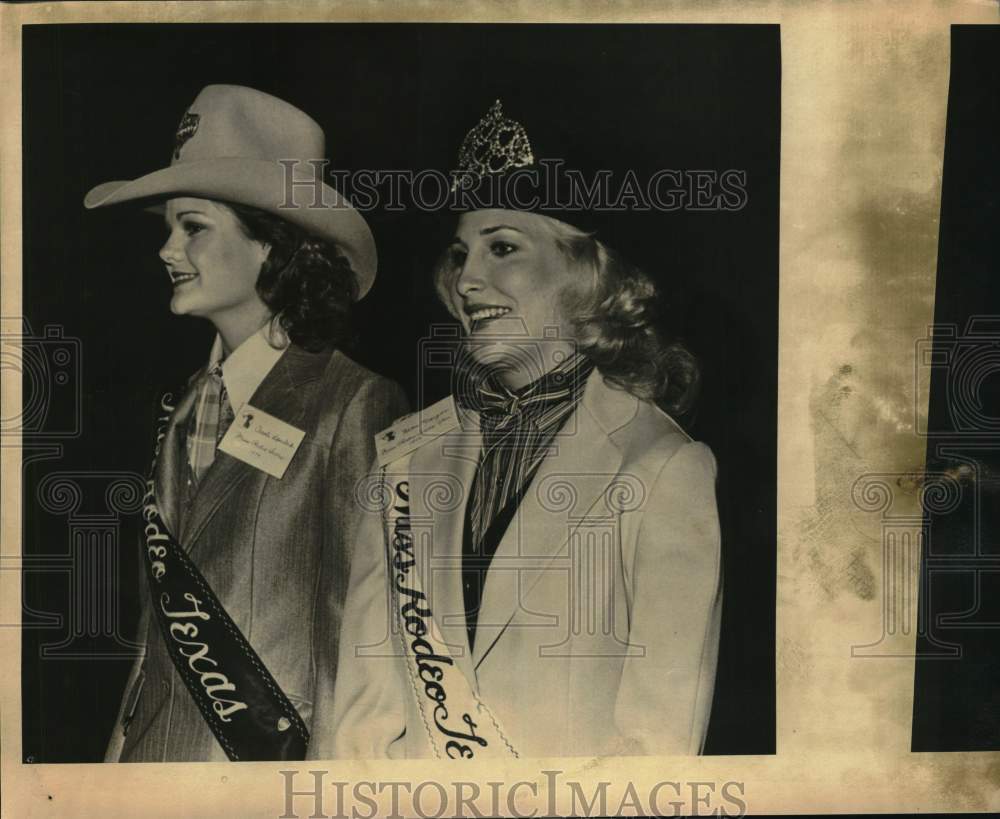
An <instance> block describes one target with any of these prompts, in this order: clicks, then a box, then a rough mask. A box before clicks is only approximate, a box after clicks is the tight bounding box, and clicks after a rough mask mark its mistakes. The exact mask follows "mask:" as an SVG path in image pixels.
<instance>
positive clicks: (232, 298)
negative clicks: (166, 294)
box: [160, 196, 269, 325]
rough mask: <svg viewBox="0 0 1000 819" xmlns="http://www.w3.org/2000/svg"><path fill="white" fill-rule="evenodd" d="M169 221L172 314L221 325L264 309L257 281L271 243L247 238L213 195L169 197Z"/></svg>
mask: <svg viewBox="0 0 1000 819" xmlns="http://www.w3.org/2000/svg"><path fill="white" fill-rule="evenodd" d="M166 222H167V229H168V230H169V231H170V233H169V236H168V237H167V241H166V243H165V244H164V245H163V247H162V248H161V249H160V258H161V259H162V260H163V262H164V264H166V266H167V273H168V274H169V275H170V280H171V282H172V283H173V286H174V294H173V297H172V298H171V300H170V309H171V310H172V311H173V312H174V313H176V314H177V315H182V314H186V315H192V316H201V317H203V318H207V319H210V320H212V321H213V322H214V323H216V324H217V325H218V324H219V322H220V321H222V322H226V321H227V320H232V319H236V320H239V318H240V317H241V316H242V315H246V316H252V315H259V314H261V312H262V311H264V312H266V307H265V306H264V303H263V302H262V301H261V299H260V296H259V295H258V294H257V288H256V285H257V276H258V274H259V273H260V268H261V265H262V264H263V263H264V260H265V259H267V254H268V250H269V248H268V247H267V245H264V244H261V243H260V242H255V241H253V240H252V239H250V238H248V237H247V235H246V234H245V233H244V232H243V228H242V226H241V225H240V223H239V221H238V219H237V218H236V215H235V214H234V213H233V211H232V210H230V209H229V208H228V207H226V206H225V205H223V204H221V203H218V202H213V201H212V200H210V199H196V198H194V197H187V196H185V197H178V198H175V199H170V200H169V201H168V202H167V208H166Z"/></svg>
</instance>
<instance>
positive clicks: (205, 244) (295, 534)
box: [85, 85, 406, 761]
mask: <svg viewBox="0 0 1000 819" xmlns="http://www.w3.org/2000/svg"><path fill="white" fill-rule="evenodd" d="M323 155H324V134H323V132H322V130H321V129H320V127H319V126H318V125H317V124H316V123H315V122H314V121H313V120H312V119H311V118H310V117H308V116H307V115H306V114H304V113H303V112H302V111H299V110H298V109H296V108H294V107H292V106H291V105H289V104H288V103H286V102H283V101H282V100H280V99H277V98H275V97H272V96H270V95H268V94H264V93H261V92H259V91H255V90H253V89H250V88H243V87H239V86H226V85H213V86H208V87H206V88H205V89H204V90H203V91H202V92H201V93H200V94H199V95H198V97H197V99H196V100H195V101H194V103H193V104H192V105H191V107H190V108H189V109H188V111H187V113H186V114H185V115H184V117H183V119H182V121H181V125H180V127H179V129H178V131H177V134H176V137H175V150H174V153H173V160H172V162H171V164H170V167H168V168H165V169H162V170H159V171H156V172H154V173H151V174H148V175H147V176H144V177H142V178H140V179H137V180H134V181H131V182H109V183H106V184H104V185H100V186H98V187H97V188H95V189H94V190H92V191H91V192H90V193H89V194H88V195H87V198H86V202H85V204H86V206H87V207H88V208H94V207H100V206H105V205H112V204H117V203H121V202H129V201H131V202H140V203H142V204H144V205H146V206H147V207H156V208H159V209H160V210H162V211H163V213H164V216H165V219H166V227H167V238H166V241H165V242H164V244H163V246H162V247H161V248H160V251H159V255H160V258H161V259H162V261H163V263H164V266H165V268H166V274H167V275H168V276H169V277H170V280H171V282H172V283H173V296H172V298H171V302H170V306H171V310H172V311H173V312H174V313H176V314H184V315H194V316H200V317H203V318H205V319H207V320H209V321H211V322H212V324H213V325H214V327H215V329H216V331H217V334H216V338H215V342H214V344H213V345H212V349H211V352H210V354H209V360H208V363H207V364H206V366H204V367H203V368H202V369H201V370H199V371H198V372H197V373H196V374H195V375H194V376H193V377H192V378H191V379H190V381H189V382H188V384H187V385H186V387H184V388H183V389H182V390H180V391H179V392H175V393H172V394H168V395H167V396H165V397H164V399H163V402H162V404H161V408H160V410H161V411H160V425H159V429H158V434H157V447H156V449H157V452H156V456H155V459H154V469H153V470H152V474H151V478H150V481H149V484H148V491H147V495H146V498H145V501H144V508H143V517H144V522H145V532H144V543H143V546H144V548H143V550H142V553H143V563H144V565H145V570H144V571H145V574H146V575H147V581H144V585H146V584H147V583H148V586H149V592H150V594H149V596H148V599H147V600H146V601H145V605H144V607H143V617H142V620H141V623H140V641H141V642H143V643H144V644H145V656H144V657H143V658H141V659H140V660H139V661H138V662H137V663H136V665H135V667H134V669H133V672H132V675H131V677H130V680H129V683H128V686H127V689H126V693H125V696H124V698H123V702H122V707H121V710H120V713H119V717H118V721H117V723H116V726H115V732H114V736H113V737H112V740H111V743H110V745H109V748H108V753H107V759H108V760H109V761H117V760H122V761H197V760H224V759H226V758H229V759H240V760H242V759H296V758H298V759H301V758H302V757H303V756H304V754H305V749H306V745H307V742H308V737H309V733H310V731H311V730H312V722H313V717H314V709H313V703H314V701H315V700H316V699H317V697H320V696H324V697H325V696H329V695H330V691H331V690H332V686H333V683H334V675H335V672H336V658H337V639H338V634H339V630H340V620H341V611H342V606H343V599H344V594H345V590H346V585H347V578H348V573H349V558H350V546H351V542H352V541H351V534H352V530H353V528H354V525H355V522H356V518H357V513H356V510H357V505H356V503H355V502H354V493H355V487H356V484H357V483H358V482H359V480H360V479H361V478H362V477H363V476H364V474H365V473H366V472H367V470H368V468H369V465H370V462H371V459H372V457H373V455H374V449H373V445H372V440H373V439H372V436H373V435H374V433H375V432H376V431H378V430H379V429H380V428H381V427H383V426H385V425H386V424H387V423H388V422H389V421H391V420H392V419H393V418H395V417H397V416H398V415H399V414H400V413H401V412H404V411H405V408H406V405H405V399H404V397H403V395H402V392H401V390H400V389H399V388H398V387H397V386H396V385H395V384H393V383H391V382H389V381H387V380H386V379H384V378H381V377H379V376H377V375H375V374H373V373H371V372H369V371H367V370H365V369H364V368H363V367H361V366H359V365H358V364H356V363H354V362H353V361H352V360H351V359H350V358H348V357H347V356H346V355H344V353H343V352H341V348H342V347H343V346H344V344H345V342H346V341H347V339H348V337H349V333H350V322H349V318H350V313H351V309H352V302H354V301H355V300H356V299H358V298H360V297H361V296H363V295H364V294H365V292H366V291H367V290H368V288H369V287H370V286H371V284H372V281H373V279H374V276H375V267H376V254H375V246H374V241H373V239H372V235H371V232H370V230H369V229H368V226H367V225H366V223H365V221H364V219H363V218H362V217H361V215H360V214H359V213H358V212H357V211H356V210H354V209H353V208H352V207H351V206H350V204H349V203H348V202H347V201H346V200H345V199H344V198H343V197H341V196H340V195H339V194H338V193H337V192H336V191H335V190H334V189H333V188H331V187H329V186H327V185H325V184H324V183H322V181H321V180H320V179H317V178H315V177H314V176H313V172H314V170H315V166H314V165H313V163H311V162H310V160H316V159H321V158H322V157H323ZM289 160H294V161H293V162H291V163H290V162H289ZM289 172H291V173H289ZM317 195H321V196H322V203H323V205H324V206H323V207H315V206H313V207H309V206H308V205H310V204H314V201H313V200H314V199H315V197H316V196H317Z"/></svg>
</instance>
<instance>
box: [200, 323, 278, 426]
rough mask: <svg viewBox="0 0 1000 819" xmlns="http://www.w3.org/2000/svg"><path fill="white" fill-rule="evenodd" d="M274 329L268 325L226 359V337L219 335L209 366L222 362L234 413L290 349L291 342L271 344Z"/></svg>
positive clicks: (209, 359) (224, 381)
mask: <svg viewBox="0 0 1000 819" xmlns="http://www.w3.org/2000/svg"><path fill="white" fill-rule="evenodd" d="M270 330H271V324H270V323H268V324H265V325H264V326H263V327H261V328H260V329H259V330H258V331H257V332H256V333H254V334H253V335H252V336H250V338H248V339H247V340H246V341H244V342H243V343H242V344H240V346H239V347H237V348H236V349H235V350H233V351H232V352H231V353H230V354H229V355H228V356H227V357H226V358H225V360H223V357H222V337H221V336H219V335H218V334H216V336H215V341H214V342H213V343H212V352H211V353H210V354H209V357H208V366H209V369H211V368H212V367H214V366H215V365H216V364H218V363H219V362H220V361H221V362H222V382H223V383H224V384H225V385H226V392H227V393H228V394H229V404H230V406H231V407H232V408H233V411H234V412H239V411H240V407H242V406H243V405H244V404H245V403H246V402H247V401H249V400H250V398H251V397H252V396H253V394H254V393H255V392H256V391H257V387H259V386H260V385H261V382H262V381H263V380H264V379H265V378H266V377H267V374H268V373H269V372H271V370H272V369H273V367H274V365H275V364H277V363H278V359H279V358H281V356H282V354H283V353H284V352H285V350H286V349H288V345H287V343H286V344H285V345H284V346H282V347H278V348H275V347H272V346H271V343H270V341H269V339H270V337H271V333H270ZM276 335H277V334H276ZM276 340H277V339H276ZM282 340H284V339H282Z"/></svg>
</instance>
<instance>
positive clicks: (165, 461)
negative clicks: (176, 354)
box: [153, 373, 202, 541]
mask: <svg viewBox="0 0 1000 819" xmlns="http://www.w3.org/2000/svg"><path fill="white" fill-rule="evenodd" d="M201 375H202V373H198V374H197V375H196V376H195V377H194V379H192V384H193V386H192V387H191V388H190V389H188V390H187V392H185V393H184V395H182V396H181V399H180V401H178V402H177V406H176V407H175V408H174V411H173V413H172V414H171V416H170V421H169V422H168V423H167V431H166V434H165V435H164V436H163V440H162V441H160V454H159V455H158V456H157V458H156V469H155V470H154V473H153V488H154V490H155V493H156V504H157V507H158V508H159V510H160V517H161V518H163V522H164V524H165V525H166V527H167V531H168V532H170V533H171V534H173V535H174V537H176V538H177V539H178V541H179V540H180V528H181V524H182V518H183V515H182V514H181V495H182V487H183V481H184V479H185V476H186V471H187V452H186V451H185V449H184V441H185V438H184V434H183V433H184V429H185V427H186V426H187V424H188V421H189V419H190V417H191V413H192V412H194V408H195V404H196V402H197V398H198V387H199V386H200V384H201Z"/></svg>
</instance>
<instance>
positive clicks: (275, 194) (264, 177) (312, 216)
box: [83, 157, 378, 299]
mask: <svg viewBox="0 0 1000 819" xmlns="http://www.w3.org/2000/svg"><path fill="white" fill-rule="evenodd" d="M287 188H291V190H287ZM185 195H186V196H194V197H198V198H199V199H221V200H224V201H227V202H235V203H236V204H240V205H250V206H251V207H255V208H259V209H260V210H263V211H267V212H268V213H273V214H275V215H276V216H280V217H281V218H283V219H287V220H288V221H289V222H292V223H293V224H296V225H298V226H299V227H301V228H303V229H304V230H306V231H308V232H309V233H312V234H315V235H316V236H318V237H320V238H322V239H327V240H329V241H333V242H336V243H337V244H338V245H339V246H340V247H341V248H342V249H343V252H344V254H345V255H346V256H347V258H348V260H349V261H350V263H351V267H352V268H353V269H354V272H355V273H356V274H357V277H358V298H359V299H360V298H361V297H362V296H364V295H365V293H367V292H368V290H369V289H370V288H371V286H372V283H373V282H374V281H375V271H376V270H377V268H378V254H377V252H376V250H375V239H374V237H373V236H372V232H371V229H370V228H369V227H368V223H367V222H366V221H365V219H364V217H363V216H362V215H361V214H360V213H359V212H358V211H357V210H356V209H355V208H354V206H353V205H351V203H350V202H349V201H348V200H347V198H346V197H345V196H343V195H342V194H341V193H339V192H338V191H337V190H336V189H334V188H332V187H330V186H329V185H327V184H326V183H325V182H321V183H320V185H319V186H318V187H317V186H316V185H315V183H313V181H312V179H310V180H308V181H305V180H303V179H301V178H297V179H295V184H292V185H289V184H288V180H287V179H286V170H285V167H284V166H282V165H280V164H279V163H277V162H271V161H268V160H262V159H245V158H242V157H226V158H221V159H205V160H198V161H194V162H180V163H178V164H176V165H171V166H170V167H169V168H163V169H161V170H159V171H154V172H153V173H149V174H146V175H145V176H141V177H139V178H138V179H132V180H124V181H119V182H105V183H103V184H101V185H98V186H97V187H95V188H93V189H91V190H90V192H89V193H88V194H87V195H86V197H84V200H83V204H84V207H86V208H88V209H92V208H100V207H105V206H107V205H117V204H121V203H123V202H133V201H136V200H143V199H162V198H165V197H173V196H185Z"/></svg>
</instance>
